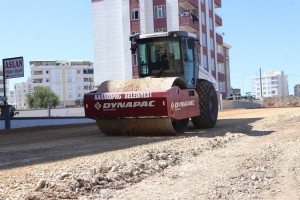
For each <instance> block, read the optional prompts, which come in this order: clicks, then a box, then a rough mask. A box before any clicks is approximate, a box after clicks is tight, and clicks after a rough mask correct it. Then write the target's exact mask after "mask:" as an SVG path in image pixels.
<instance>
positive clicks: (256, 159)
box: [0, 107, 300, 200]
mask: <svg viewBox="0 0 300 200" xmlns="http://www.w3.org/2000/svg"><path fill="white" fill-rule="evenodd" d="M0 199H28V200H29V199H278V200H279V199H280V200H282V199H300V107H294V108H263V109H239V110H224V111H220V112H219V119H218V122H217V124H216V126H215V128H213V129H204V130H200V129H193V127H192V125H191V126H190V127H189V128H188V130H187V131H186V133H185V134H184V135H179V136H174V137H121V136H116V137H108V136H105V135H103V134H102V133H100V131H99V130H98V128H97V126H96V124H95V123H93V124H85V125H67V126H49V127H37V128H24V129H14V130H2V131H0Z"/></svg>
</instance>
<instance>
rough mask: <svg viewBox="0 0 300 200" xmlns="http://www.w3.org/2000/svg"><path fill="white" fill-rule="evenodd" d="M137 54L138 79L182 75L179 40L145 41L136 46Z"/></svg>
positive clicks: (156, 39)
mask: <svg viewBox="0 0 300 200" xmlns="http://www.w3.org/2000/svg"><path fill="white" fill-rule="evenodd" d="M138 54H139V57H138V62H139V74H140V77H145V76H155V77H161V76H172V75H177V74H183V68H182V63H181V62H182V59H181V52H180V40H179V39H176V38H161V39H159V38H155V40H154V39H145V40H144V41H142V42H139V44H138Z"/></svg>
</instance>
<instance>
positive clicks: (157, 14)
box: [154, 5, 166, 19]
mask: <svg viewBox="0 0 300 200" xmlns="http://www.w3.org/2000/svg"><path fill="white" fill-rule="evenodd" d="M165 17H166V6H165V5H160V6H154V18H155V19H157V18H165Z"/></svg>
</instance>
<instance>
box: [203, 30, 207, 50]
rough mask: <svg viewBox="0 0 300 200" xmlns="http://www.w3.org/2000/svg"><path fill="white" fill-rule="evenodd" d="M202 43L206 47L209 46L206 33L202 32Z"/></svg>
mask: <svg viewBox="0 0 300 200" xmlns="http://www.w3.org/2000/svg"><path fill="white" fill-rule="evenodd" d="M202 45H203V46H204V47H206V46H207V40H206V34H205V33H202Z"/></svg>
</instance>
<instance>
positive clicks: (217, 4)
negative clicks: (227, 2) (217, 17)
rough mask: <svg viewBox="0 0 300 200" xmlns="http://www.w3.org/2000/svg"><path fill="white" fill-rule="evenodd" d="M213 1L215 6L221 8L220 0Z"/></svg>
mask: <svg viewBox="0 0 300 200" xmlns="http://www.w3.org/2000/svg"><path fill="white" fill-rule="evenodd" d="M214 2H215V8H221V7H222V1H221V0H214Z"/></svg>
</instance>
